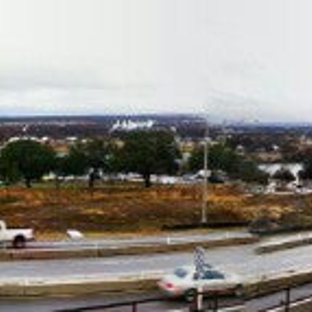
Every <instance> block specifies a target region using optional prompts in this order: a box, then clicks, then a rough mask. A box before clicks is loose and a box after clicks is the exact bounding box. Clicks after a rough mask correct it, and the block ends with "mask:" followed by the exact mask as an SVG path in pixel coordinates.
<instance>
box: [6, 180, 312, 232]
mask: <svg viewBox="0 0 312 312" xmlns="http://www.w3.org/2000/svg"><path fill="white" fill-rule="evenodd" d="M201 192H202V189H201V187H200V186H189V185H184V186H153V187H151V188H150V189H144V188H142V187H141V186H140V185H137V186H135V185H104V184H103V185H99V186H98V187H97V188H96V189H95V190H94V191H93V192H90V190H88V189H87V188H85V187H84V186H79V185H75V186H73V185H71V186H66V187H61V188H60V189H55V188H54V187H53V186H51V185H37V186H36V185H35V186H34V187H33V188H32V189H26V188H24V187H22V186H21V187H8V188H1V189H0V216H1V217H0V218H1V219H4V220H5V221H6V222H7V223H8V224H9V226H11V227H13V226H17V227H33V228H34V229H35V231H36V232H37V233H40V235H47V236H49V235H52V234H53V235H61V233H65V231H66V229H69V228H75V229H78V230H81V231H84V232H88V233H103V232H106V233H112V234H115V233H143V232H144V233H151V232H157V231H162V230H163V229H164V226H170V225H173V224H189V223H196V222H198V221H199V220H200V213H201V196H202V194H201ZM311 204H312V197H305V198H304V199H300V198H298V196H295V195H293V196H290V195H287V196H286V195H284V196H281V197H277V196H264V195H255V196H248V195H246V194H244V193H243V192H241V191H239V190H238V189H237V188H233V187H225V186H210V190H209V210H208V219H209V220H210V221H212V222H241V221H248V220H251V219H252V218H253V217H255V216H258V215H259V214H261V213H263V211H264V210H265V211H266V213H268V214H270V215H271V216H272V217H273V218H277V219H278V218H286V219H287V216H291V215H292V214H293V211H294V210H295V208H298V206H301V207H300V209H302V207H304V210H305V211H306V212H307V213H309V211H310V210H311V208H310V207H312V205H311ZM285 216H286V217H285ZM292 220H293V219H292Z"/></svg>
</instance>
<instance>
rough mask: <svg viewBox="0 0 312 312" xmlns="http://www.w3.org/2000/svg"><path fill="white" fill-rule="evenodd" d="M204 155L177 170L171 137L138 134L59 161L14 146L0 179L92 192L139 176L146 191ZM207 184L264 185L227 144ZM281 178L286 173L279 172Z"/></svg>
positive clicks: (212, 159)
mask: <svg viewBox="0 0 312 312" xmlns="http://www.w3.org/2000/svg"><path fill="white" fill-rule="evenodd" d="M203 158H204V151H203V147H202V146H198V147H197V148H195V149H194V150H193V151H192V153H191V156H190V158H189V160H188V162H187V163H186V164H185V163H184V165H183V166H181V163H183V162H182V155H181V151H180V150H179V146H178V143H177V142H176V140H175V136H174V134H173V133H172V132H170V131H166V130H140V131H133V132H129V133H124V134H123V135H122V137H120V138H119V139H116V138H115V137H111V136H107V138H105V139H103V138H102V139H99V138H93V139H89V140H83V141H78V142H76V143H74V144H72V145H71V146H70V148H69V151H68V153H67V154H65V155H62V156H60V155H58V154H57V153H56V152H55V151H54V150H53V148H52V147H50V146H49V145H47V144H42V143H40V142H37V141H35V140H26V139H24V140H17V141H14V142H10V143H7V144H6V145H4V146H3V147H2V149H1V151H0V178H1V180H2V181H3V182H4V183H5V184H13V183H16V182H20V181H23V182H24V183H25V185H26V186H27V187H31V185H32V183H33V182H34V181H38V180H40V179H41V178H42V177H43V176H44V175H46V174H49V173H53V174H54V175H55V179H56V182H57V184H58V185H59V184H60V183H61V181H62V179H63V178H64V177H67V176H76V177H78V176H82V175H87V176H88V185H89V187H90V188H93V187H94V184H95V183H96V181H97V180H98V179H99V178H100V174H101V173H107V174H110V173H130V172H134V173H138V174H140V175H141V176H142V178H143V181H144V185H145V186H146V187H149V186H150V185H151V175H153V174H169V175H175V174H177V173H179V174H183V173H186V172H193V173H195V172H197V171H199V170H202V169H203ZM208 166H209V169H210V170H211V172H212V174H211V177H210V178H211V179H212V180H213V179H214V178H216V177H217V175H218V174H219V173H220V172H222V173H223V174H224V175H226V176H227V177H228V179H231V180H242V181H245V182H248V183H249V182H254V183H261V184H266V183H267V181H268V175H267V174H266V173H264V172H263V171H261V170H260V169H259V168H258V165H257V163H255V162H254V161H253V160H251V159H250V158H248V157H247V156H245V155H243V154H240V153H238V152H237V151H236V149H234V148H233V147H232V146H231V145H229V144H226V143H218V144H213V145H212V144H211V145H210V146H209V153H208ZM305 172H306V173H305V174H306V175H307V176H309V177H311V178H312V153H311V157H310V158H307V161H306V165H305ZM280 175H284V176H285V179H286V178H287V177H286V175H285V173H283V172H281V173H280Z"/></svg>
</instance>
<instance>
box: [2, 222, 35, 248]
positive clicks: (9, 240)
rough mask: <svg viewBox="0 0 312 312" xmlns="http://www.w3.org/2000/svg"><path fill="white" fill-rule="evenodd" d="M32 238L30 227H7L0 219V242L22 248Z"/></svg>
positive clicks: (32, 233) (32, 232)
mask: <svg viewBox="0 0 312 312" xmlns="http://www.w3.org/2000/svg"><path fill="white" fill-rule="evenodd" d="M32 240H34V231H33V230H32V229H8V228H7V225H6V223H5V222H4V221H3V220H0V244H3V245H7V244H12V246H13V247H14V248H24V247H25V246H26V242H28V241H32Z"/></svg>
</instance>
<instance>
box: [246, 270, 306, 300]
mask: <svg viewBox="0 0 312 312" xmlns="http://www.w3.org/2000/svg"><path fill="white" fill-rule="evenodd" d="M311 281H312V269H310V270H306V271H304V270H302V271H299V270H298V271H288V272H283V273H280V274H275V275H273V276H272V275H271V276H270V278H267V277H266V276H263V277H262V279H259V280H254V281H250V282H248V283H246V284H245V285H244V290H243V293H244V296H245V297H246V298H253V297H256V296H261V295H266V294H269V293H272V292H276V291H279V290H284V289H286V288H289V287H290V288H294V287H296V286H298V285H302V284H305V283H309V282H311Z"/></svg>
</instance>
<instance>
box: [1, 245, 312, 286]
mask: <svg viewBox="0 0 312 312" xmlns="http://www.w3.org/2000/svg"><path fill="white" fill-rule="evenodd" d="M206 255H207V259H208V262H209V263H211V264H212V265H215V266H218V267H221V268H223V269H226V270H229V271H233V272H236V273H238V274H240V275H241V276H243V277H244V278H245V279H250V278H260V277H263V276H264V275H270V274H271V273H273V272H284V271H289V270H298V269H304V268H308V269H312V246H303V247H299V248H295V249H289V250H283V251H278V252H275V253H272V254H262V255H257V254H255V253H254V246H252V245H241V246H232V247H222V248H215V249H208V250H207V251H206ZM192 262H193V255H192V253H190V252H185V253H179V252H175V253H167V254H153V255H139V256H116V257H113V258H86V259H70V260H44V261H39V260H38V261H36V260H28V261H16V262H1V263H0V283H1V282H8V281H14V280H15V281H17V280H26V281H30V282H31V281H34V280H36V279H39V280H47V281H49V280H50V281H58V280H60V281H65V280H68V279H77V280H84V279H96V280H97V279H110V278H114V277H120V276H131V275H133V274H138V275H142V276H144V275H145V274H147V273H148V272H156V273H157V272H159V273H163V272H168V271H169V270H171V269H172V268H174V267H176V266H179V265H184V264H189V263H192Z"/></svg>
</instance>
